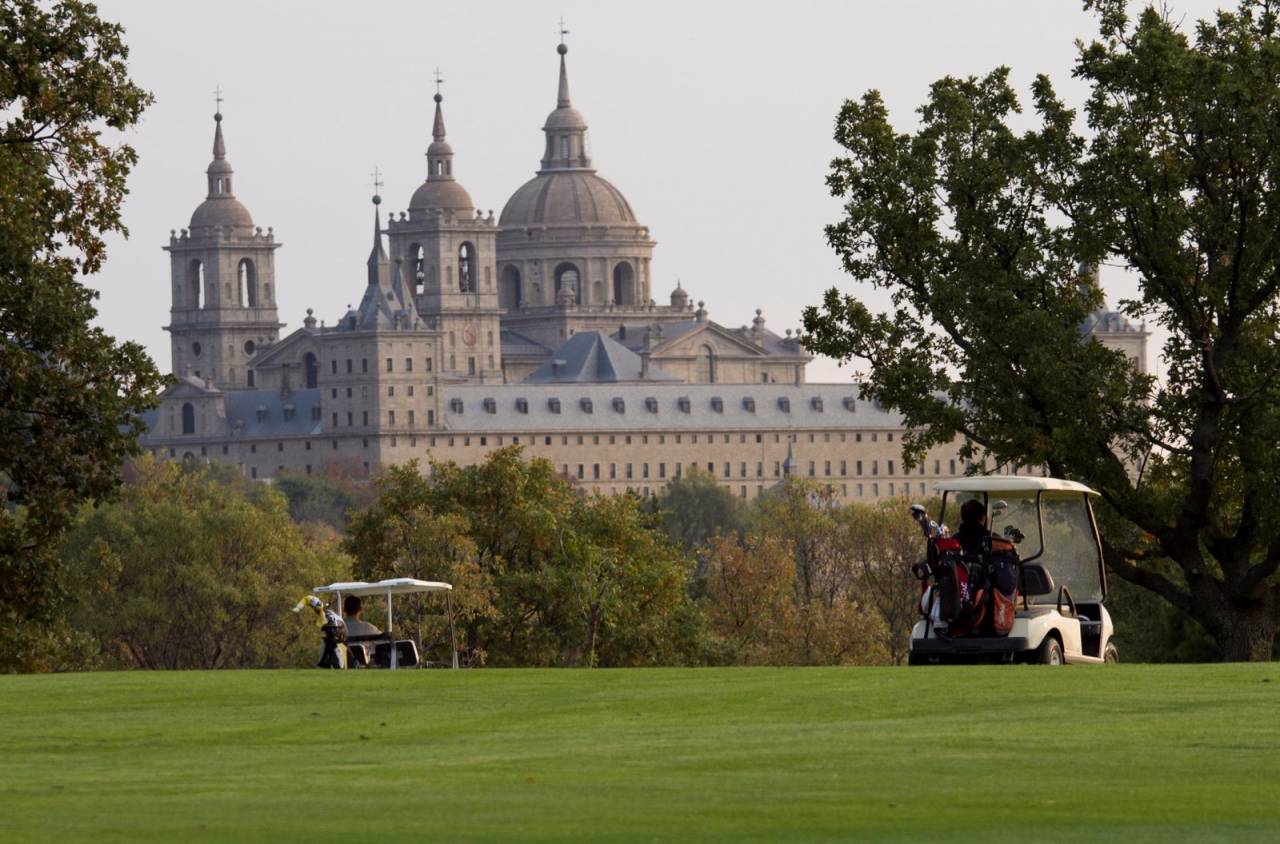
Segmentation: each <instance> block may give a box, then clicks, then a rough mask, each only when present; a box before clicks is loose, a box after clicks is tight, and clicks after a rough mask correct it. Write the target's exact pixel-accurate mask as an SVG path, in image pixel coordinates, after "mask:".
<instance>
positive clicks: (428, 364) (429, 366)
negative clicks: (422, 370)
mask: <svg viewBox="0 0 1280 844" xmlns="http://www.w3.org/2000/svg"><path fill="white" fill-rule="evenodd" d="M430 371H431V358H427V372H430Z"/></svg>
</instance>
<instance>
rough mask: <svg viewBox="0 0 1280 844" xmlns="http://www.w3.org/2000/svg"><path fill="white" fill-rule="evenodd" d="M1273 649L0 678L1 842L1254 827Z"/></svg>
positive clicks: (1076, 837) (1013, 833)
mask: <svg viewBox="0 0 1280 844" xmlns="http://www.w3.org/2000/svg"><path fill="white" fill-rule="evenodd" d="M1278 715H1280V666H1274V665H1233V666H1137V665H1120V666H1107V667H1102V668H1087V667H1069V668H1056V669H1055V668H1040V667H1031V666H1010V667H994V666H993V667H964V668H959V667H958V668H926V669H905V668H903V669H715V670H712V669H703V670H634V671H585V670H576V671H573V670H561V671H554V670H552V671H535V670H527V671H496V670H481V671H460V672H450V671H417V672H415V671H401V672H397V673H390V672H372V671H367V672H346V673H339V672H322V671H275V672H254V671H240V672H222V673H141V672H137V673H118V674H93V675H65V676H40V677H0V751H2V752H3V757H2V758H3V759H4V761H5V762H6V766H5V768H6V770H5V775H4V776H3V777H0V840H3V841H6V842H15V841H73V840H81V841H109V840H129V841H272V842H276V841H378V842H389V841H428V840H430V841H481V840H508V841H510V840H521V841H655V840H656V841H691V840H711V839H719V840H732V841H748V840H758V841H777V840H788V841H822V840H854V839H860V840H891V839H902V840H940V839H956V840H985V839H988V838H990V839H995V840H1000V839H1005V838H1011V839H1013V840H1017V841H1028V840H1030V841H1048V840H1059V841H1077V842H1078V841H1105V840H1113V841H1114V840H1124V841H1136V840H1159V841H1170V840H1187V841H1214V840H1219V841H1227V840H1231V841H1237V840H1242V839H1256V840H1280V718H1278V717H1277V716H1278Z"/></svg>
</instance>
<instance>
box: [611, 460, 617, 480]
mask: <svg viewBox="0 0 1280 844" xmlns="http://www.w3.org/2000/svg"><path fill="white" fill-rule="evenodd" d="M617 479H618V464H617V463H610V464H609V480H611V481H616V480H617Z"/></svg>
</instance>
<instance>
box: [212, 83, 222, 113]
mask: <svg viewBox="0 0 1280 844" xmlns="http://www.w3.org/2000/svg"><path fill="white" fill-rule="evenodd" d="M213 102H214V108H213V110H214V111H216V112H217V113H218V114H221V113H222V86H221V85H216V86H214V89H213Z"/></svg>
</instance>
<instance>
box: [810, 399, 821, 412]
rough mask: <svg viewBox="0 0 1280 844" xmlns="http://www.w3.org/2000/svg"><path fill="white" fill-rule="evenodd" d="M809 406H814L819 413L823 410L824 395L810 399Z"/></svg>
mask: <svg viewBox="0 0 1280 844" xmlns="http://www.w3.org/2000/svg"><path fill="white" fill-rule="evenodd" d="M809 407H811V408H813V409H814V410H815V411H817V412H818V413H821V412H822V396H814V397H813V398H811V399H809Z"/></svg>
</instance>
